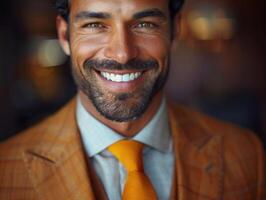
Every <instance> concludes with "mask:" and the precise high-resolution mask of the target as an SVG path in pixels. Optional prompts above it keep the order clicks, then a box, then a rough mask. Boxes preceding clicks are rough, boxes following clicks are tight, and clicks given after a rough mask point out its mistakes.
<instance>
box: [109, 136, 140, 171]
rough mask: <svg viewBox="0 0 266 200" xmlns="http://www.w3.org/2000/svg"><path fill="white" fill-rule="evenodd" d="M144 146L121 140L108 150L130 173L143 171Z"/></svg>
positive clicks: (132, 141)
mask: <svg viewBox="0 0 266 200" xmlns="http://www.w3.org/2000/svg"><path fill="white" fill-rule="evenodd" d="M143 147H144V144H142V143H140V142H137V141H134V140H121V141H118V142H116V143H114V144H112V145H111V146H109V147H108V150H109V151H110V152H111V153H112V154H113V155H114V156H115V157H116V158H117V159H118V160H119V161H120V162H121V163H122V164H123V166H124V167H125V168H126V170H127V171H128V172H132V171H143V161H142V150H143Z"/></svg>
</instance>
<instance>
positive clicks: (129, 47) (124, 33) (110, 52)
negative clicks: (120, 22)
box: [104, 26, 138, 64]
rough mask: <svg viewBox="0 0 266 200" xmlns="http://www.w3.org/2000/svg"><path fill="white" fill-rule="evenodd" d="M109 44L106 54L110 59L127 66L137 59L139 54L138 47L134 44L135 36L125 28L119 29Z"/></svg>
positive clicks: (111, 37)
mask: <svg viewBox="0 0 266 200" xmlns="http://www.w3.org/2000/svg"><path fill="white" fill-rule="evenodd" d="M108 42H109V43H108V45H107V47H106V48H105V52H104V53H105V56H106V57H107V58H108V59H112V60H115V61H117V62H119V63H122V64H125V63H126V62H128V61H129V60H131V59H133V58H136V56H137V53H138V52H137V51H138V50H137V46H136V44H135V43H134V38H133V36H132V35H131V34H130V32H129V31H128V30H127V29H126V28H125V27H123V26H119V27H117V29H116V30H115V31H114V32H113V33H112V34H111V36H110V38H109V41H108Z"/></svg>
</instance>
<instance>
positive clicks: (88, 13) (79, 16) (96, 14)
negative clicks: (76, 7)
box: [74, 11, 111, 21]
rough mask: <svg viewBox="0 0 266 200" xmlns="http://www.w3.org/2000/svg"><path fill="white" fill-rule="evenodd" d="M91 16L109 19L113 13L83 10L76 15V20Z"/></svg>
mask: <svg viewBox="0 0 266 200" xmlns="http://www.w3.org/2000/svg"><path fill="white" fill-rule="evenodd" d="M90 18H97V19H108V18H111V15H110V14H109V13H105V12H92V11H82V12H79V13H78V14H77V15H76V16H75V18H74V21H78V20H80V19H90Z"/></svg>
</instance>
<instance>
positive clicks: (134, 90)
mask: <svg viewBox="0 0 266 200" xmlns="http://www.w3.org/2000/svg"><path fill="white" fill-rule="evenodd" d="M92 13H93V14H92ZM95 13H96V14H95ZM178 21H179V20H178V17H176V18H175V22H174V24H178ZM176 27H178V26H176ZM57 29H58V36H59V40H60V43H61V45H62V47H63V49H64V51H65V53H67V54H68V55H70V56H71V60H72V69H73V75H74V78H75V80H76V83H77V85H78V87H79V95H80V97H81V102H82V104H83V105H84V106H85V108H86V109H87V111H88V112H90V113H91V114H92V115H93V116H94V117H95V118H97V119H98V120H100V121H101V122H103V123H104V124H106V125H107V126H109V127H110V128H112V129H113V130H115V131H117V132H118V133H120V134H122V135H125V136H133V135H134V134H136V133H137V132H138V131H140V130H141V129H142V128H143V127H144V126H145V125H146V124H147V123H148V122H149V121H150V119H151V118H152V117H153V115H154V114H155V113H156V111H157V110H158V107H159V105H160V102H161V100H162V85H163V83H164V79H165V78H166V76H167V71H168V65H169V63H168V60H169V51H170V47H171V43H172V41H173V40H172V39H173V38H171V34H172V33H173V32H171V30H172V31H174V32H175V31H176V30H178V29H177V28H173V29H171V28H170V18H169V10H168V2H166V1H165V0H112V1H106V0H73V1H72V2H71V6H70V15H69V22H68V23H67V22H66V21H65V20H64V19H63V18H62V17H60V16H58V17H57ZM172 35H176V34H172ZM90 60H94V61H95V60H100V61H101V60H112V61H115V62H117V63H119V64H121V65H123V66H124V65H125V66H126V65H127V64H128V63H130V62H131V61H134V60H141V61H143V62H145V61H148V60H153V61H154V62H156V63H157V66H156V67H151V68H149V69H146V70H141V69H137V68H134V67H128V68H122V69H116V68H115V69H112V68H111V69H110V68H108V67H103V68H101V69H100V70H99V71H101V70H102V71H105V72H112V73H116V74H124V73H131V72H138V71H141V72H142V73H143V74H142V76H141V77H140V78H138V79H137V80H135V81H132V82H128V83H113V82H111V81H107V80H105V79H104V78H102V77H101V76H100V75H99V71H97V70H98V68H93V67H91V68H88V67H86V64H85V63H86V62H87V61H90ZM96 69H97V70H96ZM158 82H160V84H158ZM156 84H157V86H156ZM158 85H159V86H158ZM92 86H93V87H94V88H95V90H98V91H99V92H101V94H102V97H101V99H102V100H103V101H102V102H101V103H100V104H101V105H102V104H103V103H104V102H107V103H109V104H107V105H108V106H105V107H104V108H103V109H105V111H108V109H110V113H111V114H112V112H113V111H114V110H117V109H118V110H119V108H120V110H121V112H120V114H123V112H122V111H124V113H125V115H127V113H128V116H130V112H133V111H132V110H133V108H135V107H136V106H138V105H140V104H142V103H143V101H144V99H145V96H149V95H150V98H146V100H147V99H148V100H149V101H148V102H146V104H147V105H146V107H145V106H144V108H141V110H142V112H139V113H138V115H137V116H136V117H135V118H132V117H131V118H130V119H129V120H124V121H123V122H121V121H120V122H118V121H114V120H110V119H109V118H108V117H106V116H105V115H104V114H103V113H101V112H100V111H99V109H96V108H95V104H94V103H93V101H92V100H90V98H92V96H91V93H92V91H91V90H88V88H90V89H91V87H92ZM147 88H148V89H147ZM154 88H156V89H154ZM147 91H149V92H150V93H149V92H147ZM148 94H149V95H148ZM125 96H126V97H128V98H125ZM88 97H89V98H88ZM93 98H95V97H93ZM117 99H122V100H123V101H120V102H118V100H117ZM96 107H97V106H96ZM115 108H116V109H115ZM131 114H132V113H131ZM133 114H135V113H133ZM133 114H132V115H133ZM118 116H119V113H118Z"/></svg>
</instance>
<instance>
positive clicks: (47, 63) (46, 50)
mask: <svg viewBox="0 0 266 200" xmlns="http://www.w3.org/2000/svg"><path fill="white" fill-rule="evenodd" d="M37 57H38V61H39V63H40V65H41V66H43V67H54V66H58V65H62V64H63V63H64V62H65V61H66V59H67V57H66V55H65V54H64V52H63V50H62V48H61V47H60V44H59V42H58V40H57V39H42V40H40V41H39V43H38V52H37Z"/></svg>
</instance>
